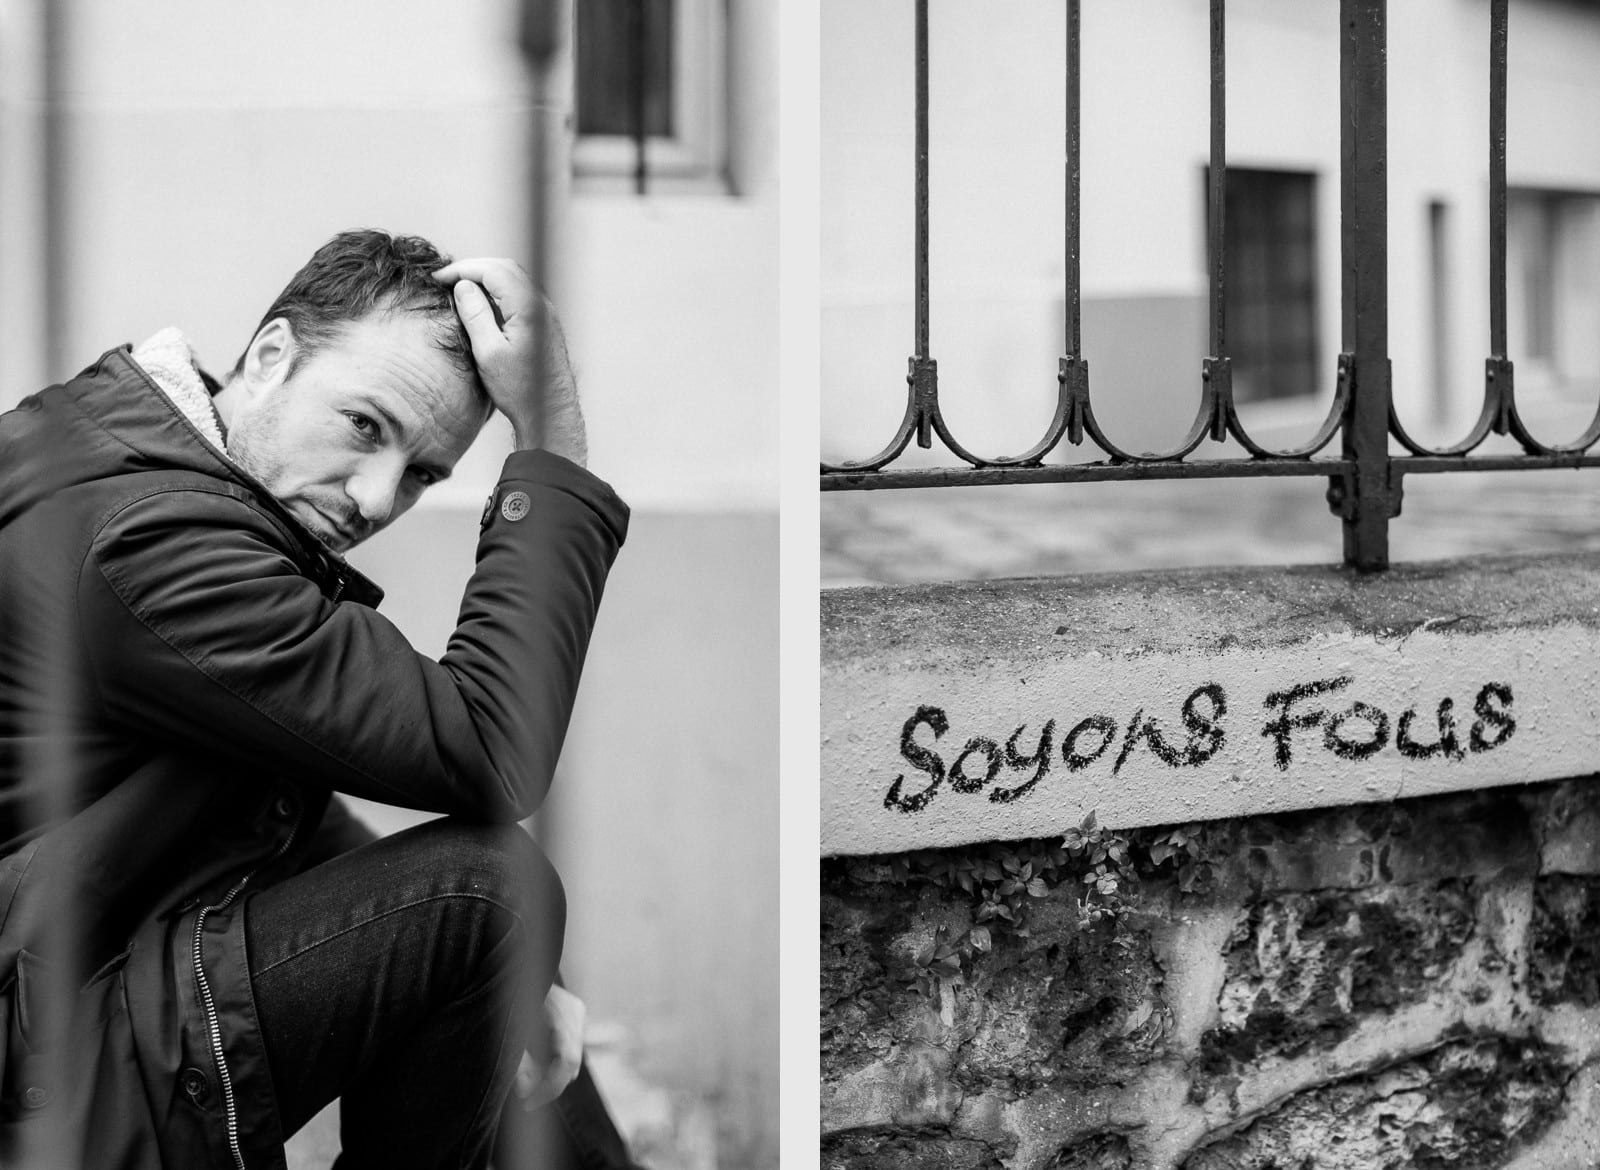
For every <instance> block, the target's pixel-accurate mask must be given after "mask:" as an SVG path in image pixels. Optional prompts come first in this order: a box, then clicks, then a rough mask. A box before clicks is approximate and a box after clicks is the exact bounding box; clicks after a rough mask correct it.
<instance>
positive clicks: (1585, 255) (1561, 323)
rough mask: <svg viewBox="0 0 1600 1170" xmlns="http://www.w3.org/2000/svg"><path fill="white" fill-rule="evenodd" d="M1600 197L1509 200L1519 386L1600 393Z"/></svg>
mask: <svg viewBox="0 0 1600 1170" xmlns="http://www.w3.org/2000/svg"><path fill="white" fill-rule="evenodd" d="M1597 269H1600V195H1594V194H1586V193H1578V192H1571V191H1547V190H1535V189H1529V188H1512V189H1511V190H1509V191H1508V192H1507V193H1506V278H1507V286H1508V287H1507V295H1508V297H1509V302H1510V303H1509V306H1508V308H1509V310H1510V337H1509V339H1508V340H1509V342H1510V346H1511V356H1512V359H1513V360H1514V361H1515V362H1516V364H1517V383H1518V385H1519V386H1527V387H1530V388H1550V389H1558V390H1561V391H1563V392H1567V391H1571V392H1575V393H1579V394H1585V395H1592V394H1593V393H1594V391H1595V390H1596V388H1600V277H1597V276H1596V270H1597Z"/></svg>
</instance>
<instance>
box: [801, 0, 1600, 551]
mask: <svg viewBox="0 0 1600 1170" xmlns="http://www.w3.org/2000/svg"><path fill="white" fill-rule="evenodd" d="M915 2H916V18H915V24H916V32H915V41H916V150H915V154H916V191H915V196H914V200H915V272H914V281H915V309H914V312H915V350H914V352H913V353H912V355H911V358H910V360H909V370H908V373H907V377H906V382H907V386H908V390H907V395H906V406H905V413H904V415H903V417H902V418H901V421H900V424H899V427H898V429H897V430H896V432H895V435H894V437H893V438H892V439H890V440H889V442H888V444H887V445H886V446H884V448H883V449H882V450H881V451H879V452H878V453H877V454H875V455H873V456H871V457H870V458H867V459H862V460H859V461H853V462H844V463H826V462H825V463H823V464H822V490H823V491H849V490H865V489H873V488H915V487H945V486H955V485H982V484H1003V483H1058V482H1067V481H1085V480H1133V479H1199V478H1239V477H1275V476H1324V477H1326V478H1327V479H1328V481H1329V486H1328V493H1327V494H1328V503H1329V506H1330V508H1331V509H1332V511H1333V512H1334V514H1335V515H1337V516H1339V517H1340V519H1341V521H1342V523H1343V526H1344V559H1345V562H1346V563H1347V564H1350V565H1353V566H1355V567H1356V568H1358V569H1362V570H1375V569H1382V568H1384V567H1386V566H1387V564H1388V559H1389V521H1390V520H1391V519H1393V518H1395V517H1397V516H1398V515H1399V514H1400V504H1401V497H1402V489H1403V480H1404V477H1405V476H1406V475H1408V474H1434V473H1440V472H1457V471H1506V470H1524V469H1526V470H1533V469H1541V468H1553V467H1594V466H1600V455H1594V454H1590V453H1589V450H1590V448H1591V447H1593V446H1594V445H1595V444H1596V442H1597V441H1600V410H1597V412H1596V415H1595V418H1594V419H1593V421H1591V422H1590V424H1589V426H1588V427H1587V428H1586V429H1585V430H1584V431H1583V433H1582V434H1581V435H1580V436H1579V437H1578V438H1577V439H1575V440H1573V441H1572V442H1569V443H1547V442H1544V441H1542V440H1540V439H1538V438H1536V437H1535V436H1534V435H1533V434H1532V433H1531V432H1530V431H1529V429H1528V428H1527V426H1526V425H1525V424H1524V422H1523V420H1522V418H1521V416H1520V415H1519V413H1518V410H1517V401H1516V388H1515V382H1514V380H1513V369H1512V362H1511V359H1510V358H1509V357H1508V356H1507V349H1506V61H1507V23H1508V22H1507V7H1508V0H1490V12H1489V37H1490V54H1489V95H1490V96H1489V134H1488V139H1489V194H1490V215H1489V234H1490V241H1489V244H1490V248H1489V250H1490V271H1489V301H1490V325H1489V346H1488V349H1489V353H1488V356H1487V358H1486V359H1485V368H1484V388H1483V405H1482V408H1481V410H1480V411H1479V414H1478V418H1477V420H1476V421H1475V422H1474V423H1473V425H1472V427H1471V428H1470V430H1469V431H1468V433H1467V435H1466V436H1465V437H1464V438H1462V439H1461V440H1460V441H1459V442H1456V443H1454V444H1452V445H1450V446H1446V447H1439V448H1434V447H1429V446H1426V445H1424V444H1423V443H1420V442H1418V441H1417V440H1416V439H1414V438H1413V437H1412V436H1411V435H1410V434H1409V433H1408V432H1407V431H1406V428H1405V426H1404V424H1403V423H1402V422H1401V420H1400V417H1399V415H1398V414H1397V413H1396V411H1395V407H1394V401H1393V395H1392V386H1391V373H1390V363H1389V344H1388V341H1389V339H1388V206H1387V184H1388V144H1387V121H1388V91H1387V40H1388V36H1387V15H1388V6H1387V3H1386V0H1340V4H1339V18H1340V50H1339V74H1340V97H1339V106H1340V109H1339V114H1340V166H1339V172H1340V225H1341V227H1340V267H1341V281H1340V303H1341V317H1342V329H1341V333H1342V339H1341V345H1340V353H1339V356H1338V366H1337V379H1336V383H1335V390H1334V395H1333V401H1332V404H1331V406H1330V408H1329V411H1328V414H1327V416H1326V418H1324V419H1323V421H1322V423H1321V425H1320V426H1319V427H1318V428H1317V430H1316V432H1315V434H1314V435H1313V436H1312V437H1311V439H1310V440H1309V441H1308V442H1307V443H1305V444H1304V445H1303V446H1300V447H1296V448H1293V449H1289V450H1274V449H1271V448H1268V447H1266V446H1263V445H1262V444H1260V443H1258V442H1257V441H1256V440H1254V439H1253V438H1252V437H1251V436H1250V434H1249V433H1248V432H1247V431H1246V430H1245V428H1244V425H1243V423H1242V422H1241V421H1240V417H1239V413H1238V410H1237V409H1236V406H1235V402H1234V394H1233V370H1232V364H1231V361H1230V358H1229V351H1228V332H1227V320H1226V314H1225V312H1224V305H1225V297H1226V292H1227V282H1228V273H1227V271H1226V266H1225V263H1224V248H1223V244H1224V239H1223V235H1224V225H1225V222H1226V217H1225V208H1226V198H1227V192H1226V175H1227V124H1226V102H1225V98H1226V94H1227V69H1226V47H1227V37H1226V28H1225V25H1226V20H1225V10H1226V2H1225V0H1211V20H1210V26H1211V35H1210V41H1211V45H1210V54H1211V61H1210V66H1211V68H1210V81H1211V84H1210V112H1211V142H1210V167H1209V175H1208V187H1209V196H1210V198H1209V210H1208V215H1207V224H1206V232H1207V237H1208V240H1207V243H1208V256H1209V259H1208V271H1207V285H1208V288H1207V295H1208V298H1209V319H1210V320H1209V326H1210V327H1209V344H1210V350H1211V352H1210V353H1209V354H1208V355H1206V356H1205V357H1204V358H1202V359H1201V362H1200V371H1199V373H1200V393H1199V405H1198V410H1197V412H1196V414H1195V418H1194V421H1193V423H1192V424H1191V426H1190V428H1189V431H1188V434H1187V435H1185V437H1184V438H1183V440H1182V441H1181V442H1180V443H1179V444H1178V445H1177V446H1176V447H1174V448H1172V449H1171V450H1168V451H1163V452H1154V453H1149V452H1147V453H1135V452H1132V451H1128V450H1124V449H1123V448H1121V447H1119V446H1117V444H1116V443H1115V442H1113V441H1112V439H1111V438H1110V437H1109V436H1108V435H1107V434H1106V433H1105V431H1104V430H1103V429H1102V428H1101V426H1100V424H1099V422H1097V421H1096V418H1095V413H1094V406H1093V404H1092V401H1091V396H1090V391H1089V365H1088V361H1087V359H1086V357H1085V355H1084V352H1083V345H1082V332H1081V327H1080V309H1081V294H1080V287H1079V284H1080V282H1079V239H1080V232H1081V228H1082V223H1081V215H1080V206H1079V181H1080V171H1079V157H1080V155H1079V106H1080V103H1079V77H1080V68H1079V65H1080V55H1079V53H1080V42H1081V36H1080V19H1079V7H1080V3H1079V0H1067V6H1066V12H1067V19H1066V30H1067V31H1066V42H1067V43H1066V49H1067V60H1066V207H1065V220H1066V256H1065V260H1066V266H1065V267H1066V281H1065V283H1066V296H1065V305H1066V309H1065V314H1066V319H1065V336H1066V352H1065V353H1064V354H1063V355H1062V357H1061V358H1060V362H1059V368H1058V371H1057V374H1056V381H1057V391H1056V406H1055V413H1054V416H1053V418H1052V419H1051V422H1050V425H1049V428H1048V430H1047V431H1046V432H1045V434H1044V436H1043V437H1042V438H1041V439H1040V440H1039V441H1038V442H1037V443H1035V444H1034V445H1033V446H1032V447H1030V448H1028V449H1027V450H1026V451H1024V452H1023V453H1022V454H1020V455H1013V456H1002V457H992V458H991V457H985V456H982V455H978V454H975V453H974V452H972V451H970V450H968V449H967V448H966V447H965V446H963V445H962V444H961V443H960V441H959V440H957V438H956V437H955V436H954V435H953V434H952V433H951V431H950V428H949V426H948V425H947V424H946V422H945V419H944V416H943V414H942V412H941V410H940V405H939V383H938V366H937V362H936V361H935V359H934V357H933V351H932V347H931V342H930V328H929V299H930V287H929V274H928V238H929V197H928V121H929V101H928V0H915ZM1491 434H1499V435H1510V436H1511V437H1512V438H1513V439H1514V440H1515V441H1516V443H1517V444H1518V445H1519V446H1520V447H1521V449H1522V453H1521V454H1508V455H1487V454H1478V455H1474V454H1472V452H1474V451H1475V450H1476V449H1477V448H1478V447H1479V446H1481V445H1482V444H1483V442H1484V440H1485V439H1487V438H1488V437H1489V436H1490V435H1491ZM934 436H938V438H939V440H940V442H941V443H942V444H943V445H944V446H945V447H946V448H947V449H948V450H949V451H950V452H951V453H952V454H953V455H955V456H956V457H957V458H958V459H960V460H961V463H960V464H957V465H950V466H946V467H935V468H896V467H894V466H893V464H894V462H895V461H896V460H897V459H898V458H899V457H900V455H901V454H902V453H903V452H904V451H905V450H906V448H907V447H908V446H909V445H910V443H911V440H912V439H913V438H915V439H916V441H917V444H918V446H920V447H924V448H926V447H931V446H932V444H933V438H934ZM1086 436H1087V438H1088V439H1089V441H1090V442H1091V443H1092V444H1093V446H1094V447H1095V448H1098V450H1099V451H1100V452H1101V453H1103V454H1104V456H1105V458H1104V459H1101V460H1098V461H1093V462H1087V463H1053V464H1047V463H1045V462H1044V460H1045V458H1046V456H1048V455H1050V454H1051V453H1052V452H1053V451H1056V450H1057V449H1058V448H1059V447H1060V446H1061V443H1062V442H1063V440H1065V441H1066V442H1068V443H1071V444H1073V445H1081V444H1082V443H1083V441H1084V439H1085V437H1086ZM1336 436H1337V437H1338V438H1339V440H1340V442H1339V447H1338V454H1337V456H1333V455H1323V454H1321V453H1322V452H1324V451H1326V450H1327V449H1329V448H1330V446H1331V445H1332V443H1333V440H1334V438H1335V437H1336ZM1230 437H1231V438H1232V439H1234V440H1235V441H1236V442H1237V443H1238V444H1239V445H1240V446H1241V447H1243V448H1244V450H1245V451H1246V452H1247V453H1248V457H1247V458H1221V459H1201V460H1191V459H1190V458H1189V456H1190V455H1191V454H1193V453H1194V452H1195V450H1196V449H1197V448H1199V446H1200V444H1201V443H1202V442H1204V441H1205V440H1207V439H1210V440H1213V441H1215V442H1219V443H1220V442H1224V441H1226V440H1227V439H1228V438H1230ZM1391 439H1392V440H1393V441H1394V442H1395V443H1396V444H1397V445H1398V446H1399V447H1401V448H1403V449H1404V452H1405V453H1404V454H1400V455H1393V454H1391V453H1390V440H1391Z"/></svg>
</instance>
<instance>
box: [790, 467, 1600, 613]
mask: <svg viewBox="0 0 1600 1170" xmlns="http://www.w3.org/2000/svg"><path fill="white" fill-rule="evenodd" d="M1326 487H1327V481H1326V480H1324V479H1321V478H1316V479H1307V480H1304V481H1300V480H1287V479H1256V480H1209V481H1208V480H1196V481H1189V482H1183V481H1171V480H1167V481H1150V482H1145V483H1085V484H1037V485H1026V486H1017V487H1009V486H1008V487H982V488H936V489H916V490H910V491H872V492H826V493H824V494H823V496H822V584H823V586H824V587H825V588H829V587H837V586H844V585H868V584H873V585H881V584H903V583H913V582H926V581H943V580H954V579H969V580H970V579H977V578H991V577H1027V576H1037V575H1046V574H1059V573H1083V572H1109V571H1116V570H1130V569H1158V568H1181V567H1191V566H1198V565H1222V564H1252V565H1257V564H1259V565H1264V564H1315V563H1337V562H1338V561H1340V560H1341V559H1342V556H1343V553H1342V547H1343V546H1342V539H1343V538H1342V535H1341V527H1340V523H1339V520H1338V518H1337V517H1335V516H1334V515H1333V514H1332V513H1331V512H1330V511H1329V510H1328V506H1327V502H1326V500H1325V499H1324V492H1325V490H1326ZM1591 549H1600V469H1590V470H1582V471H1569V470H1563V471H1534V472H1481V473H1471V474H1457V475H1413V476H1408V477H1407V478H1406V480H1405V499H1404V508H1403V512H1402V514H1401V515H1400V517H1399V518H1397V519H1395V520H1393V521H1391V522H1390V527H1389V556H1390V559H1391V560H1392V561H1422V560H1436V559H1440V558H1444V557H1461V556H1480V555H1494V554H1506V553H1527V552H1555V551H1578V550H1591Z"/></svg>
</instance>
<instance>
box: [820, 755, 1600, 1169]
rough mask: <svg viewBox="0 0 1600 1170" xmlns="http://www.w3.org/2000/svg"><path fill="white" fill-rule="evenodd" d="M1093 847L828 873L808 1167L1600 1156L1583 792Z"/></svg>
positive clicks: (844, 864)
mask: <svg viewBox="0 0 1600 1170" xmlns="http://www.w3.org/2000/svg"><path fill="white" fill-rule="evenodd" d="M1119 840H1126V841H1127V850H1128V852H1127V855H1126V858H1125V860H1123V861H1121V862H1119V859H1118V857H1117V856H1115V855H1112V856H1109V857H1102V859H1101V868H1102V869H1104V870H1105V871H1106V872H1105V874H1103V875H1101V876H1098V877H1096V876H1094V875H1093V874H1091V881H1090V882H1088V883H1085V882H1084V881H1083V880H1082V874H1083V871H1084V870H1086V869H1089V868H1091V867H1092V861H1093V857H1094V854H1093V851H1092V850H1086V849H1081V848H1080V853H1081V856H1077V857H1074V858H1067V859H1065V860H1063V857H1064V854H1063V853H1062V851H1061V849H1060V848H1059V845H1060V841H1061V839H1060V838H1051V839H1042V840H1036V841H1031V842H1021V843H1017V842H1012V843H994V844H977V845H964V846H955V847H952V848H947V849H941V850H928V851H923V852H920V853H917V854H914V855H897V856H883V855H878V856H869V857H841V858H831V859H828V860H825V861H824V862H823V871H822V876H823V881H822V947H821V967H822V1021H821V1023H822V1068H823V1082H822V1123H823V1136H822V1164H823V1166H824V1167H855V1168H862V1170H891V1168H892V1170H899V1168H902V1167H904V1168H908V1170H909V1168H911V1167H923V1166H927V1167H948V1168H950V1170H957V1168H959V1170H968V1168H973V1170H976V1168H978V1167H1000V1166H1005V1167H1011V1168H1014V1170H1036V1168H1037V1170H1044V1168H1047V1167H1050V1168H1056V1167H1059V1168H1066V1167H1073V1168H1078V1167H1082V1168H1089V1167H1098V1168H1107V1170H1111V1168H1117V1170H1121V1168H1130V1170H1131V1168H1139V1170H1165V1168H1168V1167H1183V1168H1185V1170H1247V1168H1248V1170H1265V1168H1267V1167H1285V1168H1287V1167H1296V1168H1299V1167H1327V1168H1337V1170H1380V1168H1388V1167H1401V1166H1420V1167H1481V1168H1487V1167H1517V1168H1533V1167H1538V1168H1541V1170H1546V1168H1559V1167H1591V1166H1595V1165H1600V778H1584V779H1575V780H1568V781H1560V782H1553V783H1545V784H1537V785H1528V786H1520V787H1505V788H1494V789H1488V790H1483V791H1474V792H1466V793H1459V794H1451V795H1443V796H1427V797H1419V798H1413V799H1401V800H1396V801H1392V802H1385V803H1380V804H1366V805H1353V806H1346V807H1340V808H1332V809H1318V810H1311V811H1304V812H1291V813H1279V814H1275V815H1263V816H1254V817H1244V818H1236V819H1231V820H1220V821H1214V822H1211V823H1209V824H1207V825H1205V826H1204V827H1203V830H1202V832H1201V834H1200V838H1199V840H1198V841H1197V842H1194V843H1185V841H1184V839H1183V838H1182V837H1179V838H1177V839H1176V840H1177V842H1178V844H1177V845H1176V846H1174V844H1173V842H1174V840H1175V839H1174V838H1173V837H1171V835H1170V834H1168V833H1166V832H1165V831H1163V830H1161V829H1140V830H1132V831H1129V832H1126V833H1122V834H1109V833H1104V832H1101V833H1100V834H1099V835H1097V836H1094V837H1093V838H1092V840H1091V841H1090V842H1089V843H1090V844H1091V845H1092V844H1093V843H1094V841H1098V842H1099V847H1100V848H1101V849H1102V850H1104V849H1105V848H1106V846H1107V844H1108V843H1109V844H1110V845H1112V846H1115V847H1116V848H1117V849H1120V848H1121V846H1120V845H1118V844H1117V843H1118V841H1119ZM1081 844H1082V842H1081V841H1080V846H1081ZM1175 849H1176V852H1174V850H1175ZM1114 852H1115V850H1114V851H1113V853H1114ZM1167 853H1174V855H1173V856H1171V857H1167V856H1165V855H1166V854H1167ZM1023 859H1030V860H1023ZM1180 862H1187V864H1186V865H1185V866H1184V867H1183V868H1182V869H1181V871H1180V869H1179V863H1180ZM1106 876H1110V877H1111V878H1113V879H1116V880H1115V882H1114V884H1113V886H1114V888H1113V887H1105V886H1104V885H1103V883H1104V880H1105V877H1106ZM1131 880H1132V881H1134V882H1135V884H1136V888H1135V889H1132V890H1130V881H1131ZM969 887H970V889H969ZM1185 887H1186V888H1187V890H1186V889H1185ZM1107 889H1109V893H1106V892H1104V891H1105V890H1107ZM1086 890H1088V891H1094V892H1091V893H1089V894H1087V895H1086V894H1085V891H1086ZM985 904H987V905H988V906H989V907H990V908H989V909H987V910H985V909H984V908H983V907H984V906H985ZM1097 905H1098V906H1102V907H1105V908H1106V910H1105V911H1103V912H1101V911H1095V909H1094V908H1095V907H1096V906H1097ZM1002 906H1004V907H1005V908H1006V909H1005V913H1010V914H1011V915H1012V921H1010V922H1008V921H1007V920H1006V919H1005V916H1004V914H1003V913H1001V912H1000V911H999V908H1000V907H1002ZM1112 910H1114V911H1115V913H1111V912H1110V911H1112ZM975 928H976V929H975Z"/></svg>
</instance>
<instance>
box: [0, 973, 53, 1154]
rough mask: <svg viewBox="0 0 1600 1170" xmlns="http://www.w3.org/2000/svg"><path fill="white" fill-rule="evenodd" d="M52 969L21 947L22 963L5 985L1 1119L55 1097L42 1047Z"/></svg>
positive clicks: (0, 996)
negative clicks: (49, 1087)
mask: <svg viewBox="0 0 1600 1170" xmlns="http://www.w3.org/2000/svg"><path fill="white" fill-rule="evenodd" d="M49 985H50V976H49V970H48V968H47V967H45V966H44V964H43V963H42V962H41V961H40V959H39V957H38V956H37V955H34V954H32V953H31V952H29V951H19V952H17V963H16V966H15V968H14V969H13V970H12V972H11V975H10V977H9V978H8V980H7V981H6V983H5V985H4V990H3V991H0V1070H3V1071H0V1121H4V1122H17V1121H23V1120H26V1119H27V1118H28V1117H29V1116H31V1115H33V1114H36V1113H38V1112H39V1111H40V1110H41V1109H43V1108H44V1106H45V1105H47V1104H49V1102H50V1093H49V1090H48V1089H47V1088H46V1087H45V1080H46V1079H47V1078H46V1070H45V1067H44V1052H43V1050H42V1047H43V1040H44V1036H45V1027H44V1021H43V1020H42V1019H41V1018H40V1015H41V1013H42V1012H43V1011H44V1010H45V1002H44V1001H45V998H46V996H47V995H48V990H49Z"/></svg>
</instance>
